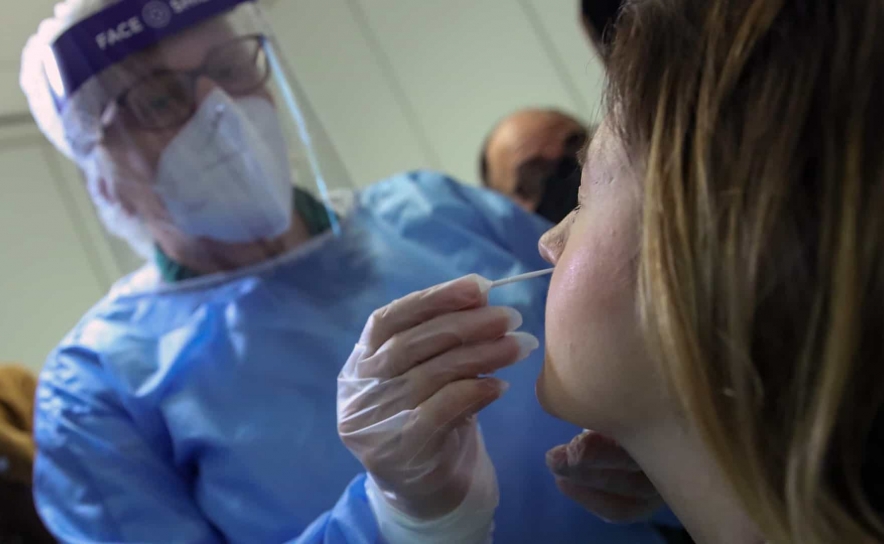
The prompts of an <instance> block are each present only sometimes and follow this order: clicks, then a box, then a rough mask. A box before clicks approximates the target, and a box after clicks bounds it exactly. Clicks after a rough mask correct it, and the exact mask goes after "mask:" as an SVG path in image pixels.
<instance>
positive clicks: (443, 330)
mask: <svg viewBox="0 0 884 544" xmlns="http://www.w3.org/2000/svg"><path fill="white" fill-rule="evenodd" d="M521 324H522V316H521V314H519V312H517V311H516V310H514V309H512V308H506V307H483V308H475V309H471V310H463V311H458V312H453V313H448V314H444V315H440V316H436V317H434V318H432V319H431V320H429V321H426V322H424V323H421V324H419V325H417V326H415V327H413V328H411V329H408V330H406V331H402V332H399V333H396V334H395V335H393V337H392V338H390V339H389V340H387V341H386V342H385V343H384V345H383V346H382V347H381V348H380V349H378V350H377V351H376V352H375V353H374V354H373V355H371V356H369V357H367V358H364V359H362V360H361V361H359V362H358V363H357V365H356V375H357V376H358V377H360V378H369V377H371V378H379V379H392V378H394V377H397V376H400V375H402V374H404V373H405V372H408V371H409V370H411V369H412V368H414V367H415V366H417V365H420V364H422V363H425V362H426V361H428V360H429V359H432V358H433V357H436V356H438V355H441V354H443V353H445V352H447V351H449V350H452V349H455V348H458V347H460V346H463V345H467V344H473V343H481V342H488V341H491V340H495V339H498V338H500V337H502V336H503V335H505V334H506V333H507V332H509V331H512V330H515V329H516V328H518V327H519V326H521Z"/></svg>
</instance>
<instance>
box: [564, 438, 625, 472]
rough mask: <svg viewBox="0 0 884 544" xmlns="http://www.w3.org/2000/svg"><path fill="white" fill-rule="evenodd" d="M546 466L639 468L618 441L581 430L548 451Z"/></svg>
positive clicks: (566, 467)
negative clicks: (561, 444) (568, 440)
mask: <svg viewBox="0 0 884 544" xmlns="http://www.w3.org/2000/svg"><path fill="white" fill-rule="evenodd" d="M546 462H547V466H549V468H550V470H552V471H553V472H557V473H559V472H562V473H563V474H564V472H563V471H565V470H566V469H568V468H569V467H570V468H571V469H579V468H580V467H586V468H587V469H592V470H595V469H611V470H627V471H633V472H640V471H641V470H642V469H641V467H640V466H639V465H638V463H636V462H635V460H634V459H633V458H632V456H631V455H629V452H627V451H626V450H625V449H623V447H622V446H620V444H618V443H617V442H616V441H615V440H613V439H611V438H608V437H607V436H605V435H603V434H601V433H597V432H595V431H584V432H583V433H581V434H579V435H577V436H576V437H574V439H573V440H571V442H570V443H569V444H566V445H563V446H557V447H555V448H553V449H551V450H550V451H549V452H547V457H546Z"/></svg>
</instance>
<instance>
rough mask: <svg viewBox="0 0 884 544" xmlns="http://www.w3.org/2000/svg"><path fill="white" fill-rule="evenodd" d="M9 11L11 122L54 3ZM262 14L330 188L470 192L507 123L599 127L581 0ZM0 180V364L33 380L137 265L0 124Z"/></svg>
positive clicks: (452, 1) (404, 0) (305, 1)
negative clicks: (480, 157) (547, 116)
mask: <svg viewBox="0 0 884 544" xmlns="http://www.w3.org/2000/svg"><path fill="white" fill-rule="evenodd" d="M15 1H16V2H18V3H19V5H21V6H22V10H24V11H23V12H22V14H21V17H19V18H20V19H22V21H19V23H18V24H16V25H15V26H16V28H15V32H6V28H4V31H3V32H0V35H2V36H3V37H2V38H0V116H2V115H3V114H4V113H6V114H8V113H20V112H21V111H22V108H23V104H24V102H23V100H22V97H21V96H20V95H19V94H18V92H17V81H16V80H17V71H18V66H17V59H18V55H19V52H20V49H21V46H22V45H23V42H24V39H25V37H26V36H27V34H28V32H27V31H26V30H23V29H33V28H36V21H37V20H38V19H39V17H43V16H45V15H47V14H48V12H49V11H48V10H49V8H48V5H49V4H50V3H51V2H49V1H48V0H39V2H37V1H33V2H32V1H31V0H27V1H26V0H15ZM269 11H270V18H269V19H270V20H271V21H272V24H273V26H274V27H275V29H276V31H277V34H278V38H279V41H280V43H281V45H282V47H283V49H284V52H285V53H286V54H287V55H288V59H289V63H290V65H291V66H292V67H293V69H294V72H295V74H296V78H297V81H296V84H297V86H299V87H300V88H302V89H303V91H304V93H305V94H306V98H307V100H306V103H305V104H304V106H305V108H306V109H307V110H308V112H307V114H308V118H310V119H312V122H313V124H314V128H315V131H316V135H317V140H318V144H319V146H320V148H321V149H320V151H321V154H322V155H323V156H324V157H326V159H327V160H328V162H329V164H330V165H331V168H330V169H327V172H326V174H327V175H329V176H331V177H334V178H335V179H336V180H342V179H345V178H346V180H347V181H348V182H352V183H354V184H355V185H357V186H363V185H366V184H368V183H371V182H372V181H375V180H377V179H381V178H383V177H386V176H389V175H392V174H394V173H397V172H400V171H403V170H406V169H412V168H435V169H439V170H443V171H446V172H449V173H451V174H453V175H454V176H455V177H457V178H459V179H461V180H463V181H464V182H467V183H475V181H476V178H477V172H476V163H477V153H478V150H479V147H480V145H481V142H482V140H483V139H484V138H485V136H486V134H487V132H488V131H489V130H490V128H491V127H492V126H493V125H494V124H495V123H496V122H497V121H498V120H499V119H500V118H501V117H503V116H504V115H506V114H508V113H509V112H511V111H512V110H514V109H516V108H521V107H526V106H556V107H560V108H563V109H565V110H567V111H570V112H573V113H575V114H577V115H578V116H580V117H582V118H584V119H585V120H588V121H589V120H596V119H597V117H598V113H599V99H600V92H601V82H602V79H601V78H602V74H601V69H600V66H599V64H598V63H597V62H596V60H595V59H594V57H593V56H592V53H591V52H590V49H589V47H588V45H587V43H586V42H585V40H584V38H583V35H582V34H581V31H580V27H579V24H578V21H577V0H279V1H277V2H275V3H274V4H273V5H272V7H270V8H269ZM25 12H27V13H25ZM3 25H4V27H6V26H7V23H3ZM0 119H2V117H0ZM336 159H339V161H336ZM336 162H337V164H335V163H336ZM0 172H2V174H0V175H2V177H3V181H2V184H3V185H2V186H3V188H4V191H3V196H2V197H0V255H2V267H3V270H2V272H0V301H2V302H0V361H3V360H6V361H17V362H22V363H25V364H26V365H28V366H30V367H31V368H33V369H35V370H36V369H39V367H40V366H41V365H42V362H43V360H44V358H45V357H46V355H47V354H48V352H49V351H50V350H51V349H52V347H53V346H54V345H55V344H56V343H57V342H58V340H59V339H60V338H61V337H62V336H63V335H64V334H65V333H66V332H67V331H68V330H69V329H70V328H71V327H72V326H73V325H74V324H75V323H76V321H77V319H78V318H79V317H80V316H81V315H82V314H83V313H84V312H85V311H86V310H87V309H88V308H89V307H90V306H91V305H92V304H93V303H94V302H95V301H96V300H98V298H99V297H100V296H101V295H102V294H103V293H104V292H106V290H107V288H108V287H109V285H110V284H111V282H112V281H113V280H114V279H116V278H117V277H119V276H120V275H121V274H122V273H123V272H124V271H127V270H130V269H131V268H132V267H133V265H134V263H135V262H137V260H136V259H133V258H132V256H131V254H129V253H128V251H127V250H126V249H125V248H123V247H121V246H120V245H119V244H118V243H115V242H112V241H110V240H108V239H107V237H106V236H104V235H103V233H102V231H101V228H100V226H99V224H98V221H97V220H96V219H95V217H94V214H93V213H92V209H91V207H90V205H89V202H88V198H87V197H86V195H85V192H84V191H83V189H82V184H81V182H80V178H79V174H78V173H77V171H76V169H75V168H74V167H72V165H70V163H68V162H67V161H66V160H65V159H63V158H62V157H61V156H60V155H57V154H56V153H55V152H54V150H52V149H51V147H50V146H49V145H48V144H47V143H45V142H44V140H43V139H42V138H41V137H40V136H39V135H38V134H37V132H36V130H35V129H34V127H32V126H16V127H11V128H10V127H6V128H3V127H2V126H0Z"/></svg>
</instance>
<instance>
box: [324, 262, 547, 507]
mask: <svg viewBox="0 0 884 544" xmlns="http://www.w3.org/2000/svg"><path fill="white" fill-rule="evenodd" d="M489 288H490V282H489V281H488V280H485V279H484V278H481V277H480V276H476V275H473V276H467V277H465V278H461V279H460V280H457V281H454V282H451V283H447V284H444V285H440V286H437V287H433V288H431V289H427V290H425V291H420V292H417V293H413V294H411V295H409V296H407V297H405V298H402V299H400V300H397V301H395V302H393V303H392V304H390V305H388V306H386V307H384V308H381V309H380V310H377V311H376V312H374V313H373V314H372V316H371V318H370V319H369V321H368V324H367V325H366V326H365V330H364V331H363V333H362V337H361V339H360V340H359V343H358V344H357V345H356V348H355V349H354V351H353V354H352V355H351V356H350V358H349V359H348V360H347V363H346V365H345V366H344V368H343V370H342V371H341V373H340V376H339V377H338V432H339V434H340V436H341V439H342V440H343V442H344V444H345V445H346V446H347V448H349V449H350V451H352V452H353V453H354V454H355V455H356V457H357V458H359V460H360V461H361V462H362V464H363V465H364V466H365V468H366V469H367V470H368V472H369V475H370V478H371V479H372V480H373V483H374V484H375V485H376V486H377V488H378V489H379V490H380V491H381V493H382V494H383V496H384V498H385V499H386V501H387V502H388V503H389V504H390V505H392V506H393V507H395V509H397V510H398V511H400V512H403V513H405V514H407V515H408V516H411V517H413V518H416V519H423V520H432V519H436V518H440V517H442V516H445V515H446V514H448V513H450V512H452V511H453V510H455V509H456V508H457V507H458V506H459V505H460V504H461V502H462V501H463V500H464V498H465V497H466V495H467V492H468V491H469V490H470V485H471V483H472V482H471V480H472V478H473V474H474V468H477V467H478V466H480V463H490V461H489V460H488V459H487V453H486V452H485V448H484V445H483V443H482V440H481V438H480V436H479V434H478V429H477V423H476V414H477V413H478V412H479V411H481V410H482V409H483V408H485V407H486V406H488V405H489V404H491V403H492V402H494V401H495V400H497V399H498V398H500V396H501V395H503V393H504V391H505V390H506V388H507V384H506V383H505V382H502V381H501V380H498V379H496V378H491V377H482V376H484V375H487V374H490V373H492V372H494V371H496V370H499V369H501V368H504V367H506V366H509V365H511V364H513V363H515V362H516V361H519V360H521V359H523V358H524V357H526V356H527V355H528V354H529V353H530V352H531V351H533V350H534V349H536V348H537V347H538V341H537V339H536V338H534V337H533V336H531V335H530V334H526V333H513V332H512V331H514V330H515V329H516V328H518V327H519V326H520V325H521V324H522V318H521V315H519V313H518V312H517V311H515V310H513V309H511V308H504V307H489V306H488V298H487V292H488V289H489ZM489 466H490V465H489ZM484 480H485V481H489V480H490V481H491V482H492V483H491V485H493V486H494V487H495V489H494V490H493V491H494V493H495V496H496V493H497V490H496V485H497V484H496V480H495V479H494V478H493V477H492V478H490V479H489V478H484ZM495 506H496V504H495Z"/></svg>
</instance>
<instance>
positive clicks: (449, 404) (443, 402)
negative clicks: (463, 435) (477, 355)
mask: <svg viewBox="0 0 884 544" xmlns="http://www.w3.org/2000/svg"><path fill="white" fill-rule="evenodd" d="M507 389H509V384H508V383H506V382H504V381H503V380H499V379H497V378H479V379H472V380H458V381H456V382H452V383H449V384H447V385H445V386H444V387H443V388H442V389H440V390H439V392H438V393H436V394H435V395H433V396H432V397H430V398H428V399H427V400H426V401H424V402H423V403H422V404H421V405H420V406H418V407H417V408H416V409H415V410H413V411H412V417H411V418H410V420H409V422H408V424H406V428H405V429H403V431H402V432H403V435H407V436H408V443H409V445H410V446H411V447H410V451H412V452H414V453H413V455H412V457H411V459H412V460H414V459H421V458H423V457H425V450H426V451H436V450H438V449H439V448H440V444H441V443H442V442H444V441H445V438H446V437H447V436H448V434H449V433H451V432H452V431H454V430H455V429H457V428H458V427H460V426H462V425H465V424H468V423H470V422H471V420H472V418H473V417H474V416H475V415H476V414H478V413H479V412H481V411H482V410H483V409H485V408H486V407H487V406H488V405H490V404H491V403H492V402H494V401H496V400H497V399H499V398H500V397H501V396H503V394H504V393H505V392H506V390H507Z"/></svg>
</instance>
